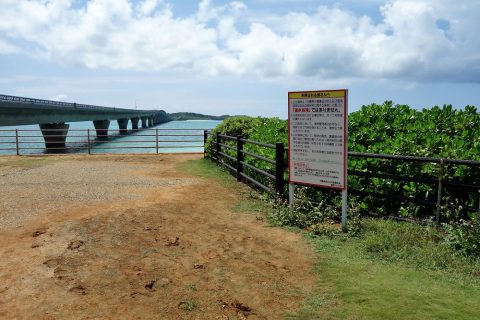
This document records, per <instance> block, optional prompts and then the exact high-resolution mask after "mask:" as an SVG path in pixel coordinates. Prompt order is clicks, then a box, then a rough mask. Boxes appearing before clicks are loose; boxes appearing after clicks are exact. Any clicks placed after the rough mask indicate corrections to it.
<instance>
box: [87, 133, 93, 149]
mask: <svg viewBox="0 0 480 320" xmlns="http://www.w3.org/2000/svg"><path fill="white" fill-rule="evenodd" d="M87 149H88V154H92V151H91V150H90V149H91V147H90V129H87Z"/></svg>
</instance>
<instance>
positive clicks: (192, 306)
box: [178, 301, 198, 312]
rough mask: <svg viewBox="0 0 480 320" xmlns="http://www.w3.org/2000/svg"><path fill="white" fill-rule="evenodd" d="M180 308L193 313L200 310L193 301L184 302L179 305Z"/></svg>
mask: <svg viewBox="0 0 480 320" xmlns="http://www.w3.org/2000/svg"><path fill="white" fill-rule="evenodd" d="M178 308H180V309H181V310H183V311H188V312H191V311H195V310H197V309H198V304H196V303H195V302H193V301H182V302H180V303H179V304H178Z"/></svg>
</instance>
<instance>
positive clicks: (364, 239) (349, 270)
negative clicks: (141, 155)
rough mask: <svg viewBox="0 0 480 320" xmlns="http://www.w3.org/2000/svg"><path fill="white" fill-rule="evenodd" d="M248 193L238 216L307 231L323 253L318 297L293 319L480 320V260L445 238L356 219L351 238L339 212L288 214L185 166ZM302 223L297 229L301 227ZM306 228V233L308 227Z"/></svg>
mask: <svg viewBox="0 0 480 320" xmlns="http://www.w3.org/2000/svg"><path fill="white" fill-rule="evenodd" d="M179 168H180V169H181V170H184V171H186V172H188V173H190V174H196V175H199V176H202V177H205V178H209V179H216V180H218V181H220V182H221V183H223V184H224V185H225V186H226V187H228V188H235V190H236V191H238V190H242V192H241V197H240V201H239V203H237V204H232V206H234V208H233V209H235V210H236V211H244V212H249V213H253V214H255V215H257V216H258V215H264V216H265V217H267V220H268V221H269V222H270V223H271V224H273V225H281V226H289V227H290V228H291V227H292V226H294V227H295V226H300V227H302V228H303V229H305V228H306V229H308V232H305V231H299V230H300V229H296V230H297V231H299V232H304V233H305V236H306V238H307V239H308V241H310V243H311V244H312V246H314V248H315V250H316V252H317V257H318V259H317V263H316V266H315V272H316V273H317V275H318V280H317V283H318V287H317V289H316V291H315V292H314V293H313V294H312V295H311V296H310V297H309V298H308V299H306V300H305V301H304V303H303V305H302V306H301V308H300V310H299V311H298V312H296V313H290V314H288V315H287V316H286V319H291V320H293V319H373V320H375V319H382V320H386V319H477V318H478V314H479V313H480V305H479V304H478V300H479V299H480V260H478V259H474V258H468V257H466V256H465V255H463V254H462V253H460V252H457V251H454V249H453V248H452V247H451V246H450V245H449V244H448V243H446V242H445V241H444V240H443V233H442V232H443V231H442V230H438V229H436V228H431V227H427V228H425V227H422V226H419V225H415V224H410V223H405V222H395V221H385V220H373V219H357V216H356V215H357V214H358V211H355V210H354V208H355V205H354V204H352V208H350V209H351V213H352V214H353V219H352V221H353V225H351V229H350V230H351V232H350V233H349V234H343V233H341V232H340V230H339V226H338V224H336V223H334V222H332V220H331V218H332V216H334V215H335V214H336V213H335V212H334V211H332V210H333V209H334V208H330V209H329V208H327V209H323V210H321V211H320V210H318V211H317V212H315V213H314V214H305V210H304V208H305V207H308V206H309V203H308V200H304V201H299V202H298V203H297V205H296V207H295V208H291V209H288V208H286V207H285V206H280V205H278V204H275V203H273V202H270V204H268V202H266V201H263V200H262V199H263V197H262V196H261V195H258V194H256V193H253V192H246V191H245V188H243V187H241V186H240V187H239V185H238V184H237V182H236V180H235V179H234V178H233V177H232V176H230V175H229V174H228V173H227V172H225V171H221V170H219V167H217V166H216V165H215V164H213V163H212V162H210V161H205V160H198V161H190V162H188V163H185V164H182V165H180V166H179ZM296 221H298V222H296ZM305 226H307V227H305Z"/></svg>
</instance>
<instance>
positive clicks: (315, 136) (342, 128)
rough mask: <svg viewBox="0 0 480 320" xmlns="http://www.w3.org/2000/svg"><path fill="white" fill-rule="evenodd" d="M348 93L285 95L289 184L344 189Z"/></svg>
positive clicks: (299, 93)
mask: <svg viewBox="0 0 480 320" xmlns="http://www.w3.org/2000/svg"><path fill="white" fill-rule="evenodd" d="M347 99H348V91H347V90H330V91H305V92H289V93H288V120H289V136H288V138H289V148H288V156H289V172H290V174H289V177H290V178H289V180H290V181H289V182H290V183H292V184H302V185H308V186H316V187H325V188H333V189H341V190H344V189H345V188H346V173H347V172H346V169H347V168H346V164H347V161H346V159H347V105H348V103H347Z"/></svg>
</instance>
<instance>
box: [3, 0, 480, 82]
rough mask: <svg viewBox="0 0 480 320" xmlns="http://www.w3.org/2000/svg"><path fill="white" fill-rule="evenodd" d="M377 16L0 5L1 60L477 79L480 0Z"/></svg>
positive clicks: (434, 3) (405, 7)
mask: <svg viewBox="0 0 480 320" xmlns="http://www.w3.org/2000/svg"><path fill="white" fill-rule="evenodd" d="M374 2H377V0H375V1H374ZM384 3H385V2H384ZM379 10H380V11H381V14H382V17H383V20H382V21H381V22H380V23H375V22H373V20H372V19H370V18H369V17H367V16H358V15H355V14H354V13H352V12H347V11H343V10H341V9H339V8H338V7H327V6H320V7H319V8H318V9H317V11H316V12H314V13H302V12H290V13H289V14H286V15H276V16H275V15H271V16H256V15H255V12H252V11H250V10H249V9H248V8H247V7H246V5H245V4H244V3H242V2H239V1H234V2H231V3H229V4H227V5H223V6H215V4H214V2H213V1H211V0H202V1H200V3H199V6H198V10H197V12H196V13H195V14H192V15H190V16H186V17H176V16H175V15H174V13H173V11H172V6H171V5H170V4H169V2H168V1H163V0H143V1H136V2H135V3H133V1H129V0H91V1H89V2H87V4H86V5H85V6H84V7H82V8H73V7H72V0H38V1H27V0H2V11H0V34H1V35H3V36H4V37H7V38H8V39H13V40H14V42H11V41H10V42H6V41H5V40H2V38H0V54H5V53H12V52H14V51H15V50H17V49H16V47H23V50H24V52H25V53H29V54H32V52H33V54H35V55H36V56H37V57H40V58H43V59H49V60H51V61H56V62H58V63H61V64H66V65H80V66H84V67H87V68H92V69H96V68H105V69H116V70H138V71H166V70H168V71H171V70H183V71H189V72H191V73H192V75H202V74H203V75H216V74H233V75H246V76H256V77H260V78H264V79H278V78H288V77H305V78H311V77H314V78H316V79H325V80H334V81H336V80H338V79H359V78H363V79H365V78H366V79H368V78H381V79H401V80H408V81H422V80H429V81H470V82H480V54H479V53H478V52H480V40H479V38H478V37H477V36H476V34H475V30H479V29H480V20H478V19H477V16H478V14H480V3H479V2H478V1H476V0H466V1H463V2H462V3H461V4H460V3H458V2H453V1H452V0H392V1H389V2H388V3H386V4H384V5H381V6H380V7H379ZM439 20H442V21H444V25H446V26H447V28H445V26H444V27H439V26H438V21H439ZM20 44H21V45H20ZM32 49H33V50H32Z"/></svg>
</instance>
